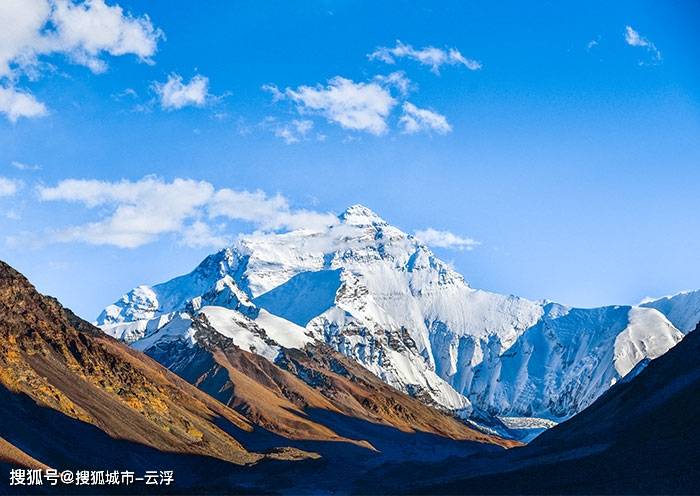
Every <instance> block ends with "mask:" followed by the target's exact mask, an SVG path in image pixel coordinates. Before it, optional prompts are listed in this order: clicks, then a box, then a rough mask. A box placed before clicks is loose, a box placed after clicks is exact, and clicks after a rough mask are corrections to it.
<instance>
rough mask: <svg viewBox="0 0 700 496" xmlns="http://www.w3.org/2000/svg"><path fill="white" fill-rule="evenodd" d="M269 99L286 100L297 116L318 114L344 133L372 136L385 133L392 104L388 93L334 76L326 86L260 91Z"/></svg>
mask: <svg viewBox="0 0 700 496" xmlns="http://www.w3.org/2000/svg"><path fill="white" fill-rule="evenodd" d="M264 89H266V90H267V91H270V92H271V93H272V94H273V98H274V99H276V100H280V99H282V98H286V99H289V100H291V101H293V102H294V103H296V105H297V109H298V111H299V112H300V113H302V114H305V113H312V114H319V115H322V116H323V117H325V118H326V119H328V120H329V121H330V122H333V123H336V124H339V125H340V126H341V127H342V128H344V129H351V130H354V131H364V132H368V133H371V134H375V135H381V134H384V133H386V131H387V129H388V126H387V122H386V120H387V118H388V116H389V114H390V113H391V111H392V109H393V107H394V106H395V105H396V100H395V99H394V97H392V96H391V93H390V92H389V90H387V89H386V88H385V87H384V86H382V85H381V84H379V83H377V82H369V83H362V82H360V83H355V82H354V81H352V80H350V79H346V78H343V77H340V76H336V77H334V78H333V79H331V80H329V81H328V84H327V85H326V86H323V85H320V84H319V85H316V86H299V87H298V88H296V89H292V88H286V89H285V90H284V91H280V90H279V89H277V87H275V86H273V85H266V86H265V87H264Z"/></svg>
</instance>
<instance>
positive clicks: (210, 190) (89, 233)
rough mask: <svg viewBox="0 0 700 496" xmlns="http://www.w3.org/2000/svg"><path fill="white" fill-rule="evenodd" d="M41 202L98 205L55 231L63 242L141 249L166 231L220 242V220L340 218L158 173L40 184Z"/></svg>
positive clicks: (301, 222) (313, 224) (319, 223)
mask: <svg viewBox="0 0 700 496" xmlns="http://www.w3.org/2000/svg"><path fill="white" fill-rule="evenodd" d="M38 194H39V197H40V199H41V200H42V201H63V202H72V203H79V204H81V205H83V206H85V207H87V208H88V209H96V210H97V211H98V213H99V218H98V219H97V220H95V221H93V222H88V223H84V224H79V225H74V226H70V227H67V228H63V229H60V230H58V231H57V232H55V233H54V240H55V241H59V242H68V241H81V242H86V243H90V244H95V245H112V246H117V247H121V248H137V247H139V246H143V245H145V244H148V243H151V242H154V241H156V240H158V239H159V238H160V237H162V236H164V235H168V234H171V235H173V234H174V235H176V236H177V237H178V238H179V240H180V241H181V242H183V243H185V244H188V245H199V246H202V245H219V246H220V245H221V244H223V243H224V242H225V241H226V240H228V239H229V238H228V237H227V236H225V235H224V234H222V232H221V229H219V228H217V227H216V225H215V223H216V222H217V219H218V220H236V221H243V222H248V223H250V224H252V225H253V226H254V227H255V228H256V229H261V230H276V229H300V228H306V229H318V228H320V227H323V226H327V225H330V224H332V223H334V222H337V218H336V217H335V216H334V215H332V214H323V213H319V212H314V211H307V210H299V209H293V208H291V206H290V204H289V201H288V200H287V199H286V198H284V197H283V196H281V195H275V196H268V195H267V194H265V193H264V192H262V191H252V192H251V191H237V190H233V189H229V188H222V189H216V188H214V186H212V185H211V184H210V183H208V182H206V181H195V180H191V179H181V178H178V179H174V180H173V181H171V182H168V181H165V180H163V179H161V178H157V177H145V178H143V179H140V180H138V181H127V180H123V181H117V182H107V181H97V180H85V179H67V180H64V181H61V182H59V183H58V184H57V185H56V186H53V187H46V186H41V187H39V188H38Z"/></svg>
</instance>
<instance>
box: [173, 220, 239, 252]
mask: <svg viewBox="0 0 700 496" xmlns="http://www.w3.org/2000/svg"><path fill="white" fill-rule="evenodd" d="M215 231H216V230H215V229H214V228H212V227H211V226H210V225H209V224H207V223H206V222H203V221H201V220H197V221H195V222H193V223H192V224H190V225H189V226H187V228H186V229H184V230H183V232H182V233H181V234H182V243H183V244H184V245H186V246H190V247H192V248H207V247H210V246H213V247H222V246H226V245H229V244H231V242H232V241H233V240H232V238H230V237H227V236H222V235H220V234H217V233H216V232H215Z"/></svg>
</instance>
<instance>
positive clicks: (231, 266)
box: [97, 205, 682, 420]
mask: <svg viewBox="0 0 700 496" xmlns="http://www.w3.org/2000/svg"><path fill="white" fill-rule="evenodd" d="M339 221H340V222H339V223H338V224H336V225H333V226H330V227H328V228H327V229H326V230H325V231H322V232H318V231H306V230H300V231H293V232H287V233H283V234H259V233H258V234H253V235H248V236H244V237H242V238H241V239H240V240H239V241H238V242H237V243H236V244H235V245H234V246H233V247H231V248H227V249H225V250H222V251H220V252H219V253H216V254H214V255H211V256H209V257H207V258H206V259H205V260H204V261H203V262H202V263H201V264H200V265H199V266H198V267H197V268H196V269H195V270H194V271H193V272H191V273H190V274H187V275H185V276H181V277H178V278H175V279H173V280H171V281H168V282H166V283H163V284H158V285H156V286H153V287H148V286H139V287H138V288H136V289H134V290H132V291H131V292H129V293H127V294H126V295H124V296H123V297H122V298H121V299H120V300H119V301H118V302H117V303H115V304H114V305H111V306H109V307H107V308H106V309H105V311H103V312H102V314H101V315H100V316H99V317H98V320H97V323H98V325H100V326H101V327H102V328H103V329H104V330H105V332H107V333H109V334H111V335H113V336H115V337H118V338H121V339H123V340H125V341H128V342H133V343H134V345H135V346H137V347H139V348H141V349H144V348H143V347H144V343H146V344H148V345H150V346H153V345H155V344H156V343H157V341H158V340H159V339H171V338H172V336H173V332H171V330H170V329H169V326H171V325H174V324H172V323H171V322H175V320H173V319H176V318H180V317H178V315H179V314H178V312H183V311H186V312H188V314H189V315H193V314H196V313H204V314H205V315H206V316H207V317H208V318H209V317H210V314H211V312H212V310H211V309H212V308H214V307H216V308H220V309H228V311H229V312H233V313H230V314H226V318H225V319H224V320H225V321H221V320H217V318H216V317H217V316H216V315H214V316H213V317H212V318H211V319H210V321H211V320H213V321H214V322H212V325H213V326H214V327H215V328H216V329H217V330H219V331H220V332H221V333H222V334H226V335H227V336H229V337H231V336H232V335H234V336H235V335H237V333H238V334H240V333H242V334H241V335H240V336H238V338H239V342H240V343H242V344H240V345H239V346H242V347H245V346H248V348H250V346H251V343H252V341H251V340H252V338H251V337H250V336H248V335H247V334H246V332H250V328H251V324H250V323H251V322H252V323H254V325H253V327H257V328H259V329H262V330H263V331H264V333H266V334H267V335H268V342H270V343H274V344H273V345H271V346H273V347H274V346H287V345H288V344H289V343H287V344H285V343H284V338H283V336H284V335H285V334H286V332H289V333H293V335H294V336H296V337H297V338H298V339H301V341H298V340H296V341H294V342H293V343H292V346H294V347H302V346H303V344H304V341H303V340H304V339H315V340H318V341H322V342H325V343H327V344H329V345H331V346H332V347H333V348H335V349H336V350H338V351H340V352H341V353H343V354H345V355H347V356H349V357H352V358H353V359H355V360H357V361H358V362H359V363H361V364H362V365H364V366H365V367H366V368H367V369H369V370H370V371H372V372H373V373H374V374H376V375H377V376H378V377H380V378H381V379H382V380H384V381H385V382H387V383H389V384H391V385H393V386H395V387H397V388H398V389H400V390H402V391H405V392H407V393H409V394H411V395H413V396H416V397H419V398H421V399H423V400H424V401H426V402H427V403H430V404H434V405H436V406H439V407H442V408H446V409H450V410H455V411H457V412H458V413H460V414H462V415H467V414H468V413H469V411H470V409H471V405H470V401H469V400H471V402H472V403H474V404H475V406H477V407H478V408H479V409H480V410H485V411H488V412H490V413H493V414H497V415H504V416H513V417H517V416H523V417H534V416H539V417H546V418H552V419H557V420H559V419H562V418H567V417H568V416H571V415H573V414H575V413H577V412H578V411H580V410H581V409H582V408H584V407H585V406H587V405H588V404H590V403H591V402H592V401H593V400H595V399H596V398H597V397H598V396H599V395H600V394H602V393H603V392H604V391H605V390H606V389H607V388H608V387H610V385H612V384H613V383H614V382H615V381H617V380H619V379H620V378H621V377H622V376H624V375H625V374H626V373H627V372H628V371H629V370H630V369H631V368H632V367H634V365H635V364H636V363H637V362H639V361H640V360H642V359H646V358H654V357H655V356H658V355H659V354H661V353H663V352H665V351H666V350H667V349H668V348H670V347H671V346H673V344H675V343H676V342H677V341H678V340H679V339H681V337H682V334H681V333H679V332H678V330H676V329H675V328H674V327H673V325H671V323H669V322H668V320H667V319H666V318H664V316H663V315H662V314H661V313H659V312H658V311H656V310H654V309H652V308H636V307H635V308H632V307H605V308H599V309H571V308H566V307H563V306H561V305H556V304H545V303H542V302H532V301H529V300H525V299H522V298H518V297H515V296H503V295H498V294H494V293H489V292H486V291H480V290H475V289H472V288H471V287H469V285H468V284H467V283H466V281H465V280H464V278H463V277H462V276H461V275H459V274H458V273H456V272H455V271H454V270H453V269H451V268H450V267H449V266H448V265H447V264H445V263H444V262H442V261H440V260H439V259H438V258H437V257H436V256H435V255H434V254H433V253H432V252H431V251H430V250H429V249H428V248H427V247H425V246H424V245H421V244H420V243H419V242H418V241H417V240H416V239H414V238H413V237H412V236H409V235H407V234H405V233H404V232H402V231H401V230H399V229H397V228H396V227H393V226H391V225H389V224H388V223H387V222H385V221H384V220H383V219H381V218H380V217H379V216H377V215H376V214H375V213H374V212H372V211H371V210H369V209H367V208H366V207H362V206H359V205H356V206H353V207H350V208H349V209H348V210H346V211H345V212H344V213H343V214H342V215H341V216H340V217H339ZM216 312H218V313H219V314H220V313H221V312H222V310H214V313H216ZM235 314H240V315H241V317H235ZM236 318H238V319H239V320H241V319H243V321H245V322H246V325H245V326H243V327H245V328H246V329H248V330H247V331H242V330H241V325H232V324H231V323H230V321H231V320H235V319H236ZM669 318H671V317H669ZM272 319H277V320H276V321H275V322H274V323H273V322H272ZM671 321H673V319H671ZM239 324H240V322H239ZM219 328H221V329H219ZM272 328H274V332H277V338H270V337H269V335H271V334H272V332H271V329H272ZM300 330H301V331H300ZM174 334H175V335H178V336H181V339H189V338H188V335H187V331H185V332H184V333H183V332H179V334H178V333H174ZM254 334H255V333H254ZM256 335H259V333H258V334H256ZM246 336H247V337H246ZM300 336H303V338H300ZM258 337H259V336H258ZM139 340H141V341H139ZM143 340H147V341H145V342H144V341H143ZM253 345H254V348H253V349H255V350H256V352H258V353H259V354H263V356H266V357H267V358H268V359H271V360H274V355H275V353H274V349H273V350H272V351H271V350H270V349H267V348H265V347H264V346H262V345H261V344H260V343H257V344H255V343H253ZM268 345H269V343H268ZM248 348H246V349H248ZM467 398H468V399H467Z"/></svg>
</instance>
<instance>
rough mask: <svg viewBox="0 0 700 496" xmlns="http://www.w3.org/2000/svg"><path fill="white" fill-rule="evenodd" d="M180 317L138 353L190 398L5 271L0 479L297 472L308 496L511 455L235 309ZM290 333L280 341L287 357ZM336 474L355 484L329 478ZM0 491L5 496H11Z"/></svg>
mask: <svg viewBox="0 0 700 496" xmlns="http://www.w3.org/2000/svg"><path fill="white" fill-rule="evenodd" d="M189 310H190V312H192V313H191V314H190V313H187V312H182V313H179V314H178V315H177V317H175V318H172V319H170V321H169V323H168V324H167V325H165V326H164V327H163V328H162V329H161V330H160V332H162V333H163V335H164V336H169V338H163V339H157V340H154V343H153V346H145V345H147V344H148V341H147V340H142V341H141V342H140V343H141V344H142V345H144V346H145V348H146V351H147V352H148V353H149V354H151V355H152V356H154V357H155V358H157V359H158V360H162V361H166V359H167V360H169V362H168V365H169V366H170V367H171V368H172V369H173V371H175V372H177V374H181V375H182V376H183V377H184V378H185V379H187V380H188V381H191V382H192V383H194V384H196V385H197V386H199V388H197V387H194V386H193V385H191V384H190V383H189V382H187V381H186V380H184V379H183V378H181V377H179V375H177V374H176V373H174V372H171V371H169V370H167V369H166V368H164V367H163V366H162V365H160V364H159V363H158V362H157V361H156V360H153V359H151V358H149V357H148V356H147V355H145V354H143V353H142V352H140V351H138V350H136V349H134V348H131V347H128V346H126V345H125V344H124V343H122V342H119V341H118V340H115V339H113V338H111V337H109V336H107V335H105V334H104V333H103V332H101V331H100V330H99V329H97V328H95V327H93V326H92V325H91V324H89V323H87V322H85V321H83V320H81V319H79V318H78V317H76V316H75V315H73V314H72V313H71V312H70V311H69V310H67V309H65V308H63V307H62V306H61V305H60V304H59V303H58V302H57V301H56V300H55V299H53V298H50V297H46V296H42V295H40V294H39V293H37V292H36V290H35V289H34V287H33V286H32V285H31V284H30V283H29V282H28V281H27V280H26V279H25V278H24V277H23V276H22V275H21V274H19V273H18V272H16V271H15V270H14V269H12V268H11V267H9V266H8V265H6V264H4V263H2V262H0V418H2V419H6V421H4V422H2V423H0V468H1V469H2V470H5V469H7V468H10V467H13V466H28V467H44V466H49V467H52V468H57V469H59V470H61V469H66V468H72V469H74V470H75V469H91V468H92V469H110V470H127V469H128V470H158V469H161V470H174V471H175V472H176V474H178V475H177V476H176V479H177V480H178V484H179V486H178V489H179V490H187V491H189V492H198V491H199V490H202V491H204V492H214V493H218V492H221V491H225V492H227V493H236V492H244V493H249V492H250V491H251V490H254V491H263V492H265V491H270V490H272V489H279V487H285V486H287V487H292V486H291V484H292V482H291V481H289V480H288V478H289V477H291V475H292V474H295V473H301V472H303V473H305V474H306V476H305V477H303V478H302V479H300V480H298V481H295V482H294V485H295V487H298V490H300V491H301V490H302V486H303V489H304V490H308V491H316V490H318V488H319V487H326V488H333V487H339V486H340V485H342V484H349V483H350V482H351V481H352V480H353V479H354V478H357V477H361V476H362V474H363V473H364V472H365V471H366V470H367V468H368V467H370V466H374V465H379V464H382V463H386V462H387V461H388V460H401V459H406V458H408V457H411V458H416V459H421V457H426V456H427V457H429V458H431V459H436V457H437V459H439V458H440V457H445V456H449V455H450V454H456V453H465V452H473V453H482V452H491V451H500V450H502V448H504V447H510V446H514V445H517V443H513V442H511V441H505V440H503V439H500V438H498V437H495V436H492V435H489V434H484V433H482V432H479V431H477V430H474V429H472V428H470V427H468V426H467V425H465V424H464V423H462V422H459V421H458V420H456V419H454V418H453V417H451V416H448V415H445V414H443V413H440V412H438V411H436V410H434V409H432V408H429V407H427V406H425V405H424V404H423V403H421V402H420V401H418V400H416V399H414V398H411V397H409V396H407V395H405V394H402V393H400V392H398V391H396V390H395V389H393V388H391V387H389V386H387V385H386V384H384V383H383V382H381V381H380V380H379V379H378V378H376V377H375V376H374V375H373V374H371V373H369V372H368V371H366V370H365V369H364V368H362V367H360V366H359V365H357V364H356V363H355V362H353V361H351V360H349V359H347V358H346V357H344V356H343V355H340V354H339V353H337V352H336V351H334V350H332V349H331V348H329V347H327V346H324V347H322V348H318V349H313V348H305V349H303V350H302V349H295V348H293V347H289V348H287V347H282V346H280V345H279V344H278V343H277V342H276V341H273V340H272V338H271V337H269V336H267V335H266V333H265V331H264V330H263V329H262V328H261V327H259V326H257V324H256V321H254V320H252V319H250V318H248V317H245V316H244V315H243V314H242V313H240V312H238V311H234V310H230V309H227V308H224V307H214V306H211V307H206V308H203V309H202V311H201V312H195V311H194V309H193V307H190V309H189ZM261 316H262V317H261ZM261 318H262V320H261V322H264V323H267V326H268V327H270V323H269V322H268V320H271V321H272V322H273V323H279V322H278V321H277V320H276V319H275V318H274V317H272V316H267V319H268V320H266V317H265V314H263V313H262V311H261V312H258V319H261ZM217 319H218V320H217ZM229 319H230V321H229ZM212 322H215V323H217V325H218V328H217V329H216V330H214V328H213V326H212ZM227 326H228V327H227ZM234 330H235V332H234ZM221 331H223V332H224V333H226V332H228V333H229V334H230V336H232V337H228V336H226V335H225V334H222V332H221ZM270 334H271V335H272V336H274V335H275V334H274V332H273V331H271V333H270ZM287 334H288V329H286V328H285V333H284V335H283V337H282V338H279V336H278V338H279V339H280V340H281V341H283V342H284V343H285V344H287V345H290V346H291V345H292V344H294V342H295V341H294V338H293V337H290V336H288V335H287ZM161 337H163V336H161ZM297 339H298V340H299V341H298V342H299V343H306V342H307V341H308V340H309V338H308V337H305V336H303V335H302V336H301V337H299V336H297ZM256 346H260V349H257V348H256ZM313 346H316V345H313ZM319 346H320V345H319ZM256 352H259V353H260V354H258V353H256ZM273 352H274V353H275V358H276V364H275V363H273V362H272V361H270V359H269V358H270V355H269V354H268V355H267V356H266V353H273ZM338 464H342V465H343V466H347V467H349V468H348V470H350V472H349V474H344V475H343V477H338V475H337V473H336V472H337V470H336V469H335V467H337V466H338ZM6 483H7V480H3V481H2V482H1V483H0V494H4V493H8V492H9V494H13V493H14V491H12V488H10V487H8V486H5V484H6ZM64 489H65V488H64Z"/></svg>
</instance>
